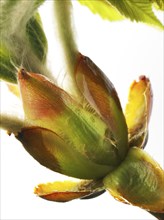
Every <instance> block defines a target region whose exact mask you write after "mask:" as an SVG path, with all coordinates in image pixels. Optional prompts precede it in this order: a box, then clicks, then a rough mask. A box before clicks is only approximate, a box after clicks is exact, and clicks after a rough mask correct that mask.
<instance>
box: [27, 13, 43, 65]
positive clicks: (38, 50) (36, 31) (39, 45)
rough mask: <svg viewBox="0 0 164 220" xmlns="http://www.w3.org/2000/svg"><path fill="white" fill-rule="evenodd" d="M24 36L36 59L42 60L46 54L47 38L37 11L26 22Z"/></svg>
mask: <svg viewBox="0 0 164 220" xmlns="http://www.w3.org/2000/svg"><path fill="white" fill-rule="evenodd" d="M26 36H27V38H28V40H29V42H30V45H31V47H32V49H33V51H35V54H36V56H37V57H38V59H39V60H40V61H43V62H44V61H45V58H46V55H47V39H46V36H45V34H44V32H43V29H42V24H41V20H40V16H39V14H38V13H36V14H35V15H34V16H33V17H32V18H30V20H29V21H28V22H27V24H26Z"/></svg>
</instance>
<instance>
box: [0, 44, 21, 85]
mask: <svg viewBox="0 0 164 220" xmlns="http://www.w3.org/2000/svg"><path fill="white" fill-rule="evenodd" d="M16 72H17V70H16V68H15V67H14V65H13V64H12V61H11V58H10V54H9V51H8V50H7V49H6V48H5V47H3V46H2V44H1V45H0V79H2V80H5V81H8V82H10V83H17V76H16Z"/></svg>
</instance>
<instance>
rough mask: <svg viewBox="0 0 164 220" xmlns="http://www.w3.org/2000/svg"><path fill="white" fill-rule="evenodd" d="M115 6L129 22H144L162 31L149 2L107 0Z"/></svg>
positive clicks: (146, 0) (139, 0)
mask: <svg viewBox="0 0 164 220" xmlns="http://www.w3.org/2000/svg"><path fill="white" fill-rule="evenodd" d="M107 1H108V2H110V3H111V4H112V5H113V6H115V7H116V8H117V9H118V10H119V12H120V13H121V14H122V15H124V16H125V17H127V18H129V19H130V20H131V21H137V22H144V23H146V24H149V25H152V26H156V27H158V28H160V29H164V26H163V25H162V23H161V22H160V21H159V20H158V18H157V17H156V16H155V14H154V12H153V10H152V3H151V2H150V0H119V1H117V0H107Z"/></svg>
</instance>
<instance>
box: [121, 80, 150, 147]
mask: <svg viewBox="0 0 164 220" xmlns="http://www.w3.org/2000/svg"><path fill="white" fill-rule="evenodd" d="M152 102H153V95H152V89H151V84H150V81H149V79H148V78H146V77H145V76H141V77H140V78H139V81H138V82H136V81H134V82H133V84H132V85H131V87H130V91H129V98H128V104H127V105H126V110H125V117H126V122H127V125H128V134H129V144H130V146H131V147H133V146H137V147H140V148H143V147H144V146H145V144H146V141H147V140H146V139H147V135H148V125H149V120H150V115H151V110H152Z"/></svg>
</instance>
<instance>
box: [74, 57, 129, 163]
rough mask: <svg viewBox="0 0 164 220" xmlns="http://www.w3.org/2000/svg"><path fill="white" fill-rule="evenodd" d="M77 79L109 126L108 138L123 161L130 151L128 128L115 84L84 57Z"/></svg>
mask: <svg viewBox="0 0 164 220" xmlns="http://www.w3.org/2000/svg"><path fill="white" fill-rule="evenodd" d="M75 79H76V83H77V87H78V88H79V90H80V92H81V94H82V95H83V97H84V98H85V99H86V101H87V103H89V106H90V108H91V109H94V111H95V112H96V113H97V114H98V115H99V116H100V117H101V118H102V119H103V120H104V122H105V123H106V124H107V126H108V130H107V131H106V137H107V139H109V140H110V141H111V143H112V144H113V147H115V149H116V150H117V152H118V155H119V157H120V158H122V159H123V158H124V157H125V156H126V153H127V150H128V143H127V137H128V135H127V126H126V122H125V117H124V115H123V112H122V108H121V105H120V101H119V98H118V95H117V92H116V90H115V88H114V86H113V84H112V83H111V82H110V80H109V79H108V78H107V77H106V76H105V74H104V73H103V72H102V71H101V70H100V69H99V68H98V67H97V66H96V65H95V64H94V63H93V62H92V61H91V60H90V59H89V58H88V57H85V56H83V55H80V57H79V60H78V64H77V67H76V72H75Z"/></svg>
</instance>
